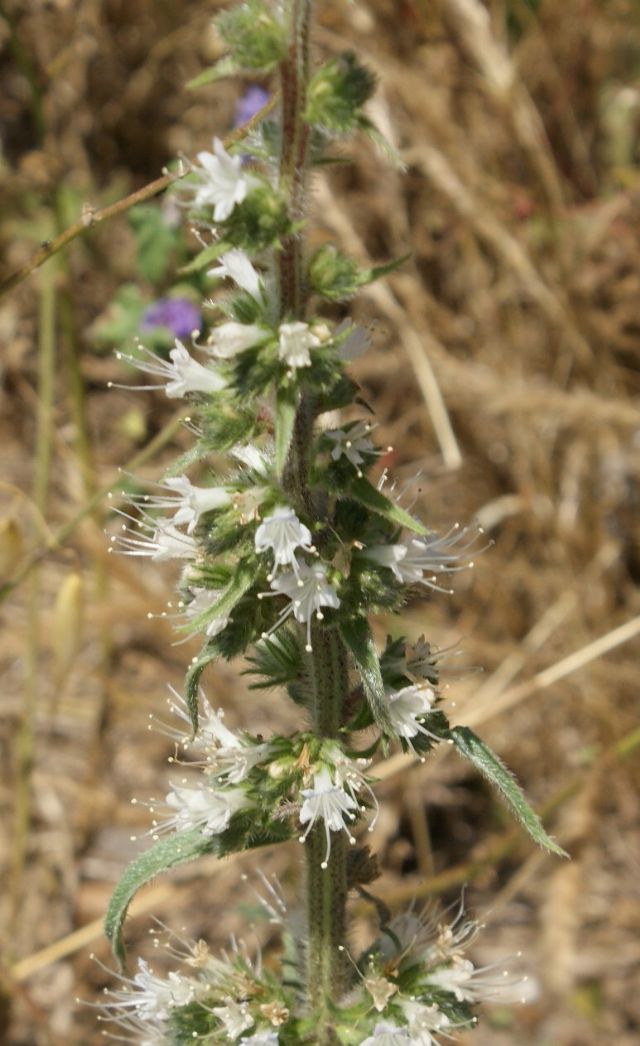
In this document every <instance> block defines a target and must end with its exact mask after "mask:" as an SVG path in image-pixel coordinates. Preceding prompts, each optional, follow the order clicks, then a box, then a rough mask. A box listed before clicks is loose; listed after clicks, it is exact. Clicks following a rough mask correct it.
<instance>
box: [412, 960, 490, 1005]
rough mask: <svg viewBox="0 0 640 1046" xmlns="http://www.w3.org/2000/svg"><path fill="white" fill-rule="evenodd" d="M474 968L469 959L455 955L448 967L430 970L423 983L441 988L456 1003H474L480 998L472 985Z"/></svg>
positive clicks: (480, 993)
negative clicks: (452, 996) (453, 997)
mask: <svg viewBox="0 0 640 1046" xmlns="http://www.w3.org/2000/svg"><path fill="white" fill-rule="evenodd" d="M475 973H476V968H475V966H474V965H473V963H472V962H471V960H470V959H463V958H462V957H461V956H459V955H457V956H455V957H454V959H453V962H452V963H451V964H450V965H449V966H440V967H439V968H438V969H437V970H431V971H430V972H429V973H428V975H427V976H426V977H425V982H426V983H427V984H428V985H430V986H435V987H436V988H441V989H442V991H445V992H451V994H452V995H455V997H456V999H457V1000H458V1002H476V1001H477V1000H478V999H479V998H481V997H482V992H481V991H480V992H479V991H478V990H477V989H476V987H475V985H473V984H472V979H473V976H474V974H475Z"/></svg>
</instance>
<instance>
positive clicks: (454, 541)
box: [362, 525, 480, 592]
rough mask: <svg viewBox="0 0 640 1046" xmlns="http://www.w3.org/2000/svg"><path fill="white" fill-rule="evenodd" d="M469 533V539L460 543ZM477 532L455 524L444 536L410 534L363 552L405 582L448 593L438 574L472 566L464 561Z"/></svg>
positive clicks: (366, 557)
mask: <svg viewBox="0 0 640 1046" xmlns="http://www.w3.org/2000/svg"><path fill="white" fill-rule="evenodd" d="M470 532H471V535H472V536H471V537H470V539H469V540H466V541H464V542H463V543H462V544H460V540H461V539H463V538H466V536H467V535H468V534H469V533H470ZM478 533H480V531H473V532H472V531H471V528H465V529H464V530H460V529H459V527H458V526H457V525H456V526H453V527H452V528H451V530H449V531H448V532H447V533H446V534H444V535H443V537H438V535H437V534H432V535H429V537H426V538H417V537H409V538H406V539H405V540H404V541H402V542H399V543H398V544H397V545H372V546H371V548H368V549H365V551H364V552H363V553H362V555H363V556H364V557H365V559H372V560H373V561H374V562H376V563H379V564H380V565H381V566H383V567H388V568H389V570H392V571H393V573H394V574H395V576H396V577H397V579H398V581H401V582H402V583H403V584H406V585H411V584H423V585H426V586H427V588H431V589H434V590H435V591H437V592H449V591H450V590H449V589H443V588H441V587H440V586H439V585H438V584H436V576H435V575H436V574H439V573H445V574H455V573H457V572H458V571H460V570H466V569H467V567H472V566H473V563H471V562H468V561H467V562H461V560H463V559H465V558H466V553H467V552H468V551H469V549H470V547H471V545H472V544H473V542H474V541H475V539H476V537H477V534H478ZM455 545H458V546H459V547H458V550H457V551H453V549H454V546H455ZM425 570H426V571H429V572H430V573H431V576H430V577H424V576H423V574H424V571H425Z"/></svg>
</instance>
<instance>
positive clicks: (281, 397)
mask: <svg viewBox="0 0 640 1046" xmlns="http://www.w3.org/2000/svg"><path fill="white" fill-rule="evenodd" d="M295 420H296V400H295V396H294V395H293V393H292V391H291V390H290V389H278V392H277V396H276V472H277V474H278V476H281V475H282V473H283V471H284V467H285V465H286V463H287V458H288V456H289V447H290V446H291V440H292V438H293V428H294V424H295Z"/></svg>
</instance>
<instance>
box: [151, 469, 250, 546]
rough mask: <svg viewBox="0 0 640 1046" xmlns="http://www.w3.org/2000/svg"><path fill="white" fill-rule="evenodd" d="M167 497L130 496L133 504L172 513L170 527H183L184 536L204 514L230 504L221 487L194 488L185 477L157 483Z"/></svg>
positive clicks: (225, 491)
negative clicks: (185, 530)
mask: <svg viewBox="0 0 640 1046" xmlns="http://www.w3.org/2000/svg"><path fill="white" fill-rule="evenodd" d="M160 486H161V487H164V489H165V490H168V491H170V492H171V493H170V494H169V495H166V494H161V495H153V494H152V495H149V494H144V495H142V496H141V497H140V496H138V497H133V498H132V499H131V500H132V501H133V503H134V504H136V505H140V504H142V505H145V506H146V507H148V508H169V509H171V510H172V511H174V512H175V515H174V517H173V519H172V521H171V522H172V524H173V526H174V527H180V526H183V525H184V524H185V523H186V524H188V525H187V533H188V534H192V533H193V531H194V530H195V528H196V526H197V525H198V521H199V519H200V516H201V515H202V514H203V513H204V512H212V511H213V510H214V509H217V508H224V507H225V506H226V505H229V504H230V503H231V494H229V492H228V491H227V490H225V488H224V487H195V486H194V485H193V483H192V482H191V480H189V479H187V477H186V476H173V477H171V478H170V479H167V480H165V481H164V483H161V484H160Z"/></svg>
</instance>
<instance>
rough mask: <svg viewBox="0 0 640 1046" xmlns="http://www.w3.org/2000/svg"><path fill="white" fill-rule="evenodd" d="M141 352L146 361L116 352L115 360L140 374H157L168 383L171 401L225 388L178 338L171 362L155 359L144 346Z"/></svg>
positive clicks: (211, 370)
mask: <svg viewBox="0 0 640 1046" xmlns="http://www.w3.org/2000/svg"><path fill="white" fill-rule="evenodd" d="M141 351H143V352H144V353H145V356H146V357H147V358H145V357H143V358H142V359H136V358H135V357H134V356H126V355H124V354H123V353H121V352H116V357H117V358H118V359H123V360H126V361H127V362H128V363H131V364H132V365H133V366H134V367H137V368H138V370H141V371H144V372H145V374H154V375H157V376H158V377H159V378H163V379H164V381H165V382H166V384H165V387H164V391H165V393H166V395H167V396H168V398H169V399H181V398H182V397H183V396H186V395H187V393H189V392H203V393H212V392H220V390H221V389H223V388H225V385H226V382H225V380H224V378H222V377H221V376H220V375H219V374H218V373H217V371H215V370H213V369H212V368H211V367H203V366H202V364H201V363H198V362H197V361H196V360H194V359H193V357H192V356H190V355H189V353H188V352H187V350H186V348H185V347H184V345H183V344H182V342H181V341H180V339H179V338H176V340H175V345H174V348H173V349H172V350H171V352H170V353H169V360H170V361H171V362H169V360H165V359H162V357H161V356H156V354H155V353H154V352H151V350H150V349H146V348H145V347H144V346H141ZM109 385H110V386H112V385H113V382H109ZM121 387H122V388H129V389H135V388H138V389H160V388H162V385H137V386H136V385H125V386H121Z"/></svg>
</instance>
